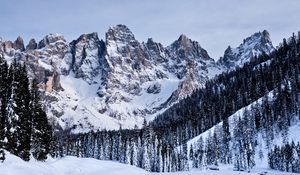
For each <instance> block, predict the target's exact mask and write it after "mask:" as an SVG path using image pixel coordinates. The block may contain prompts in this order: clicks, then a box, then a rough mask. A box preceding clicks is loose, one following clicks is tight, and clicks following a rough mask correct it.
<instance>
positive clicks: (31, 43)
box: [26, 39, 37, 51]
mask: <svg viewBox="0 0 300 175" xmlns="http://www.w3.org/2000/svg"><path fill="white" fill-rule="evenodd" d="M34 49H37V43H36V41H35V39H31V40H30V41H29V43H28V45H27V46H26V51H28V50H34Z"/></svg>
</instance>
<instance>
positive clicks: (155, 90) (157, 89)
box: [147, 83, 161, 94]
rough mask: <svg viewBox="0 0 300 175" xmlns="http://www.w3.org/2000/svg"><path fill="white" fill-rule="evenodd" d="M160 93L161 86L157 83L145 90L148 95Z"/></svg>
mask: <svg viewBox="0 0 300 175" xmlns="http://www.w3.org/2000/svg"><path fill="white" fill-rule="evenodd" d="M160 91H161V84H159V83H155V84H152V85H150V86H149V87H148V88H147V93H149V94H158V93H160Z"/></svg>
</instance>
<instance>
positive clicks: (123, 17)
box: [0, 0, 300, 58]
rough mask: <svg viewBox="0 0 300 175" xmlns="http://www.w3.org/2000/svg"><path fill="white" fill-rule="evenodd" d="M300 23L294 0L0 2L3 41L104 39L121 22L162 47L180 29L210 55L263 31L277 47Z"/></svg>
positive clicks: (299, 7) (298, 7)
mask: <svg viewBox="0 0 300 175" xmlns="http://www.w3.org/2000/svg"><path fill="white" fill-rule="evenodd" d="M299 21H300V1H299V0H106V1H104V0H85V1H84V0H0V37H2V38H3V39H5V40H15V39H16V38H17V36H19V35H20V36H22V37H23V38H24V40H25V42H26V43H27V42H28V41H29V39H30V38H35V39H37V40H40V39H41V38H42V37H43V36H45V35H46V34H48V33H60V34H63V35H65V37H66V39H67V40H68V41H71V40H73V39H76V38H77V37H78V36H79V35H81V34H82V33H89V32H98V34H99V37H100V38H104V36H105V32H106V31H107V30H108V28H109V26H113V25H116V24H125V25H127V26H128V27H129V28H130V29H131V30H132V32H133V33H134V34H135V36H136V38H137V39H138V40H140V41H146V40H147V38H149V37H152V38H153V39H154V40H155V41H159V42H161V43H162V44H163V45H164V46H167V45H169V44H170V43H171V42H173V41H174V40H176V39H177V38H178V37H179V35H180V34H182V33H184V34H186V35H187V36H188V37H190V38H192V39H193V40H197V41H198V42H199V43H200V44H201V46H202V47H203V48H205V49H206V50H207V51H208V53H209V54H210V56H211V57H213V58H219V57H220V56H222V55H223V52H224V50H225V49H226V47H227V46H228V45H231V46H233V47H236V46H237V45H238V44H239V43H241V42H242V40H243V39H244V38H245V37H247V36H249V35H251V34H252V33H254V32H257V31H262V30H264V29H267V30H268V31H269V32H270V34H271V39H272V41H273V43H274V44H275V45H277V44H278V43H279V42H280V41H281V40H282V38H283V37H288V36H290V35H291V34H292V32H297V31H298V30H300V22H299Z"/></svg>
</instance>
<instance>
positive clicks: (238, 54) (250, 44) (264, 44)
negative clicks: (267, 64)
mask: <svg viewBox="0 0 300 175" xmlns="http://www.w3.org/2000/svg"><path fill="white" fill-rule="evenodd" d="M273 50H274V47H273V45H272V41H271V39H270V34H269V32H268V31H266V30H264V31H263V32H257V33H254V34H253V35H251V36H250V37H248V38H246V39H244V41H243V43H242V44H240V45H239V46H238V47H237V48H234V49H233V48H231V47H230V46H229V47H228V48H227V49H226V50H225V53H224V56H223V57H222V58H221V59H220V60H219V63H220V64H221V65H223V66H225V67H226V68H227V69H233V68H235V67H236V66H242V65H243V64H244V63H246V62H248V61H250V59H251V58H253V57H254V56H258V55H260V54H262V53H266V54H269V53H271V52H272V51H273Z"/></svg>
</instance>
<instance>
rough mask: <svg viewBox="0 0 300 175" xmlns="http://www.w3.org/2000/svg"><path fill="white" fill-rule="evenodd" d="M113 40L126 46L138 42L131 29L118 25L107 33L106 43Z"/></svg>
mask: <svg viewBox="0 0 300 175" xmlns="http://www.w3.org/2000/svg"><path fill="white" fill-rule="evenodd" d="M111 40H112V41H116V42H121V43H126V44H130V43H131V42H134V43H135V41H136V40H135V37H134V35H133V33H132V32H131V31H130V29H129V28H128V27H127V26H125V25H123V24H118V25H116V26H114V27H110V28H109V29H108V32H106V41H111Z"/></svg>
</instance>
